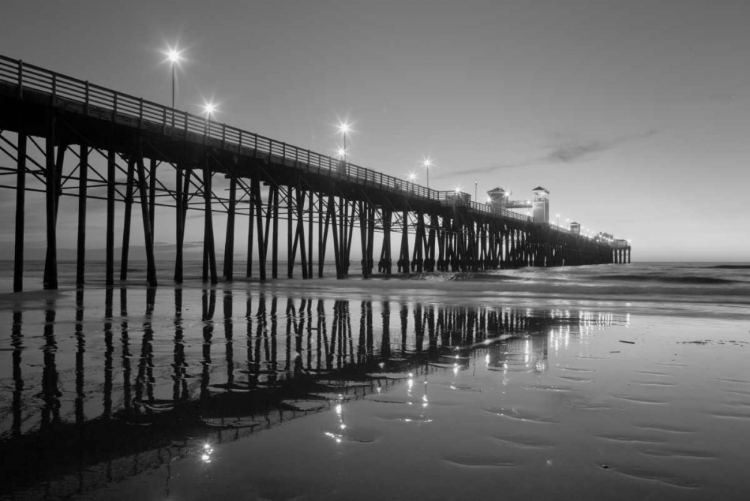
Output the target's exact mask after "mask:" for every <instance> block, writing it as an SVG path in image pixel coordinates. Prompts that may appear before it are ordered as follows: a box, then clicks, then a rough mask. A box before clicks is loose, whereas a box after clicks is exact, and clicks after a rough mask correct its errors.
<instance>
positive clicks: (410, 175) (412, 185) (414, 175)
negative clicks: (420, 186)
mask: <svg viewBox="0 0 750 501" xmlns="http://www.w3.org/2000/svg"><path fill="white" fill-rule="evenodd" d="M416 178H417V175H416V174H414V173H413V172H412V173H411V174H409V181H411V191H412V192H413V191H414V180H415V179H416Z"/></svg>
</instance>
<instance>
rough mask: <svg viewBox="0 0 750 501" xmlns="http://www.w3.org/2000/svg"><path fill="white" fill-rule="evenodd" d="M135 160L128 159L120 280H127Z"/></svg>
mask: <svg viewBox="0 0 750 501" xmlns="http://www.w3.org/2000/svg"><path fill="white" fill-rule="evenodd" d="M134 177H135V159H133V158H129V159H128V177H127V181H126V183H127V184H126V186H125V218H124V220H123V223H122V225H123V226H122V253H121V257H120V280H127V279H128V254H129V253H130V220H131V218H132V215H133V184H134Z"/></svg>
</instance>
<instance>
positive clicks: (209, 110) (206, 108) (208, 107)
mask: <svg viewBox="0 0 750 501" xmlns="http://www.w3.org/2000/svg"><path fill="white" fill-rule="evenodd" d="M215 111H216V105H215V104H214V103H213V102H212V101H209V102H207V103H203V112H204V113H205V114H206V119H207V120H211V115H213V114H214V112H215Z"/></svg>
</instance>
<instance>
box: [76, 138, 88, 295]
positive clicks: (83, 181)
mask: <svg viewBox="0 0 750 501" xmlns="http://www.w3.org/2000/svg"><path fill="white" fill-rule="evenodd" d="M79 157H80V158H79V160H80V162H79V167H78V172H79V174H78V242H77V247H78V249H77V260H76V285H79V286H80V285H83V282H84V270H85V268H86V195H87V193H86V185H87V183H88V172H89V148H88V146H86V145H81V153H80V155H79Z"/></svg>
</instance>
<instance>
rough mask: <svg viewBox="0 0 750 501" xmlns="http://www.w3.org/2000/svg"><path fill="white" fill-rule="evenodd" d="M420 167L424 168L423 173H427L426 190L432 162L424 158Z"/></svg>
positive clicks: (428, 184) (428, 185)
mask: <svg viewBox="0 0 750 501" xmlns="http://www.w3.org/2000/svg"><path fill="white" fill-rule="evenodd" d="M422 167H424V170H425V172H426V173H427V188H429V187H430V167H432V160H430V159H429V158H425V159H424V161H423V162H422Z"/></svg>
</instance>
